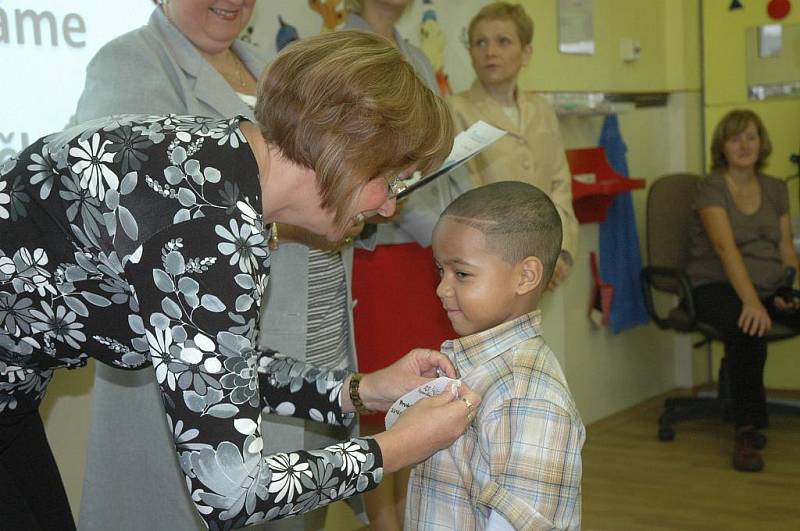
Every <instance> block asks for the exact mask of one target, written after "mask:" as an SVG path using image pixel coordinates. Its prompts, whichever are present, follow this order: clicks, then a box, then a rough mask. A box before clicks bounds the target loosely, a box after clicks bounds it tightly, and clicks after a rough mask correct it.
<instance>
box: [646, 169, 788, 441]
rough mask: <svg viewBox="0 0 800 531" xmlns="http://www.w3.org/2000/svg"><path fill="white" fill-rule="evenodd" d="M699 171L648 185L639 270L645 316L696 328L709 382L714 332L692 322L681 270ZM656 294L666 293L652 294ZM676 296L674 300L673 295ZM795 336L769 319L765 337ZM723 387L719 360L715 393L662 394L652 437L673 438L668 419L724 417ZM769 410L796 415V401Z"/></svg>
mask: <svg viewBox="0 0 800 531" xmlns="http://www.w3.org/2000/svg"><path fill="white" fill-rule="evenodd" d="M701 178H702V177H700V176H699V175H693V174H682V173H681V174H673V175H665V176H663V177H661V178H659V179H658V180H656V181H655V182H654V183H653V184H652V185H650V189H649V192H648V194H647V263H648V265H647V267H644V268H643V269H642V272H641V284H642V291H643V293H644V299H645V305H646V306H647V312H648V313H649V314H650V318H651V319H653V322H655V323H656V325H658V327H659V328H661V329H662V330H675V331H677V332H681V333H693V332H696V333H699V334H700V335H701V336H702V339H701V340H700V341H697V342H695V343H694V344H693V347H694V348H698V347H702V346H705V347H706V350H707V356H708V379H709V381H713V374H712V370H713V358H712V356H711V342H712V341H714V340H720V339H721V336H720V334H719V333H718V332H717V331H716V330H715V329H714V328H713V327H712V326H710V325H708V324H707V323H704V322H702V321H698V320H697V317H696V315H695V309H694V301H693V299H692V290H691V285H690V283H689V278H688V277H687V275H686V273H685V269H686V265H687V263H688V261H689V243H690V242H689V221H690V219H691V217H692V199H693V196H694V193H695V190H696V188H697V183H698V181H699V180H700V179H701ZM658 293H662V294H666V296H664V295H657V294H658ZM676 297H677V304H675V298H676ZM796 335H798V332H797V331H795V330H794V329H791V328H789V327H786V326H783V325H781V324H780V323H773V326H772V328H771V329H770V331H769V333H768V335H767V339H768V341H778V340H781V339H788V338H790V337H794V336H796ZM728 401H729V392H728V387H727V377H726V371H725V360H724V359H723V360H722V364H721V366H720V370H719V378H718V384H717V396H715V397H700V396H688V397H678V398H668V399H667V400H665V402H664V412H663V413H662V414H661V417H660V418H659V419H658V438H659V439H660V440H661V441H671V440H672V439H674V438H675V429H674V428H673V424H674V423H676V422H680V421H683V420H693V419H703V418H714V417H716V418H725V417H726V412H727V409H728V407H727V405H728ZM767 410H768V412H769V413H770V414H778V415H780V414H784V415H800V405H793V404H785V403H775V402H768V404H767Z"/></svg>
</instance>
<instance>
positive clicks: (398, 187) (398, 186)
mask: <svg viewBox="0 0 800 531" xmlns="http://www.w3.org/2000/svg"><path fill="white" fill-rule="evenodd" d="M384 179H386V178H385V177H384ZM386 186H387V188H388V189H389V194H388V197H387V198H386V199H394V198H395V197H397V196H398V195H399V194H401V193H403V192H404V191H405V190H406V188H408V183H407V182H406V180H405V179H404V178H401V177H400V176H399V175H396V176H394V177H392V178H391V179H386Z"/></svg>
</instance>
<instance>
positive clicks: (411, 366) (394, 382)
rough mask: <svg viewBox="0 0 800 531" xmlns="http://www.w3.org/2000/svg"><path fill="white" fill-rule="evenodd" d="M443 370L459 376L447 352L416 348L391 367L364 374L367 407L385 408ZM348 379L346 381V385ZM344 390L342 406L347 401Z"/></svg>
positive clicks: (362, 391) (362, 389)
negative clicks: (446, 354) (445, 353)
mask: <svg viewBox="0 0 800 531" xmlns="http://www.w3.org/2000/svg"><path fill="white" fill-rule="evenodd" d="M440 373H441V374H442V375H445V376H449V377H450V378H457V374H456V369H455V367H454V366H453V363H452V362H451V361H450V360H449V359H448V358H447V356H445V355H444V354H442V353H441V352H439V351H436V350H430V349H426V348H415V349H414V350H412V351H411V352H409V353H408V354H406V355H405V356H403V357H402V358H400V359H399V360H397V361H396V362H394V363H393V364H391V365H389V366H388V367H386V368H384V369H381V370H379V371H375V372H373V373H370V374H367V375H365V376H364V378H363V379H362V380H361V385H360V386H359V395H361V401H362V402H363V403H364V406H365V407H367V408H368V409H371V410H373V411H386V410H387V409H389V407H390V406H391V405H392V404H394V402H395V400H397V399H398V398H400V397H401V396H403V395H404V394H406V393H407V392H409V391H411V390H412V389H416V388H417V387H419V386H420V385H422V384H424V383H425V382H427V381H428V380H430V379H431V378H436V377H437V376H439V374H440ZM348 383H349V382H347V381H345V385H344V388H345V389H347V385H348ZM344 394H346V393H344ZM344 394H343V395H342V400H343V401H342V406H344V405H345V397H344ZM347 401H348V402H349V397H347Z"/></svg>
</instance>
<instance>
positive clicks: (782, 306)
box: [772, 295, 798, 313]
mask: <svg viewBox="0 0 800 531" xmlns="http://www.w3.org/2000/svg"><path fill="white" fill-rule="evenodd" d="M772 304H774V305H775V308H777V309H778V311H781V312H784V313H791V312H793V311H795V310H797V307H798V306H797V301H796V300H794V299H788V300H787V299H784V298H783V297H781V296H780V295H778V296H776V297H775V298H774V299H772Z"/></svg>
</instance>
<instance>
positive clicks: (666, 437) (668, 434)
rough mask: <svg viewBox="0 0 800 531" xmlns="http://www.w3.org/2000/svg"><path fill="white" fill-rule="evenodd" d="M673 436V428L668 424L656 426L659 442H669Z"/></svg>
mask: <svg viewBox="0 0 800 531" xmlns="http://www.w3.org/2000/svg"><path fill="white" fill-rule="evenodd" d="M674 438H675V430H673V429H672V428H671V427H669V426H663V427H661V428H658V440H659V441H661V442H669V441H671V440H673V439H674Z"/></svg>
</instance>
